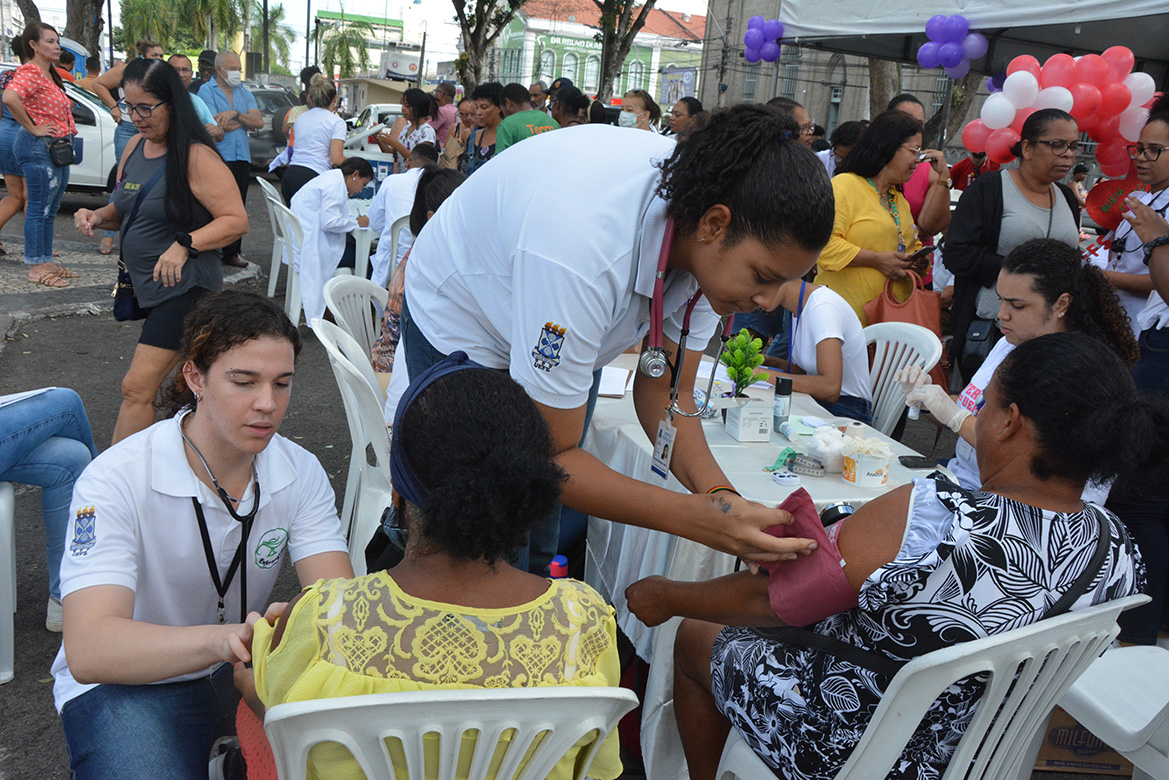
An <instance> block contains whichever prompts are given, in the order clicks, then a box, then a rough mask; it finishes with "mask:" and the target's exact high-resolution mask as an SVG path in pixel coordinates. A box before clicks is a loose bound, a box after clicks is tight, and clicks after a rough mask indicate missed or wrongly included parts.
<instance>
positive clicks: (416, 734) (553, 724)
mask: <svg viewBox="0 0 1169 780" xmlns="http://www.w3.org/2000/svg"><path fill="white" fill-rule="evenodd" d="M636 706H637V696H635V695H634V694H633V692H632V691H628V690H626V689H624V688H590V687H583V686H581V687H576V686H573V687H569V686H565V687H548V688H504V689H467V690H453V691H452V690H445V691H410V692H405V693H382V694H373V695H369V696H351V697H347V698H341V699H318V700H315V701H306V702H294V703H292V704H278V705H276V706H275V707H273V708H271V709H270V710H268V714H267V716H266V717H265V719H264V730H265V731H266V732H267V733H268V741H269V742H270V743H271V744H272V753H273V755H274V756H275V758H276V771H277V774H278V775H279V776H280V778H281V780H303V778H305V776H306V771H305V770H306V765H307V761H308V753H309V750H310V749H311V748H312V747H313V745H316V744H318V743H320V742H336V743H338V744H340V745H342V746H343V747H345V748H346V749H347V750H349V752H350V753H352V754H353V757H354V758H355V759H356V760H357V763H358V765H360V767H361V771H362V772H364V773H365V776H366V777H367V778H369V780H398V779H397V778H396V777H395V773H394V768H393V765H392V763H391V760H390V753H389V751H388V750H387V748H386V740H388V739H397V740H400V741H401V747H402V753H403V754H404V755H405V760H406V765H407V771H408V773H409V776H410V778H411V780H424V778H426V777H429V776H434V775H433V773H435V772H437V780H454V778H455V771H456V769H457V766H458V762H459V756H460V751H466V750H472V751H473V753H472V758H471V762H470V768H469V770H468V773H467V780H484V778H486V777H487V772H488V769H489V768H490V765H491V763H492V756H493V755H494V753H495V751H496V746H497V745H499V744H500V737H501V736H504V735H505V733H506V732H508V731H509V730H512V729H514V730H515V731H514V733H512V734H511V736H510V739H508V740H507V742H506V743H505V747H504V748H503V751H504V754H503V757H502V761H501V763H500V765H499V769H498V770H497V771H496V772H495V777H497V778H515V780H544V778H546V777H547V776H548V775H549V774H550V773H551V772H552V769H553V767H555V766H556V764H557V763H558V762H559V761H560V759H561V758H562V757H563V756H564V754H565V753H567V752H568V751H569V750H570V749H571V748H572V746H573V745H575V744H576V743H577V742H578V741H580V740H581V739H583V738H584V737H586V736H588V735H589V734H590V733H595V734H596V737H595V739H594V740H593V742H592V743H591V744H590V745H588V747H587V748H583V749H582V750H584V751H586V753H585V759H584V760H583V761H582V760H580V759H579V758H578V759H577V762H576V767H577V770H576V773H575V775H574V778H573V780H581V778H583V777H584V773H585V770H586V769H588V767H589V765H590V764H592V761H593V757H594V756H595V755H596V752H597V749H598V748H599V747H600V746H601V742H603V741H604V739H605V736H606V735H607V734H608V733H609V732H610V731H612V730H613V729H614V728H615V727H616V725H617V721H619V720H620V719H621V717H622V716H623V715H625V713H627V712H629V711H630V710H632V709H633V708H634V707H636ZM428 735H434V737H437V739H438V766H437V767H430V769H431V773H430V774H428V773H427V771H426V770H427V767H426V765H425V764H426V762H425V749H424V746H423V740H424V739H425V738H426V737H427V736H428ZM464 735H466V736H467V738H468V740H471V739H473V740H474V747H473V748H466V747H464V746H463V737H464ZM541 735H543V738H542V739H541V741H540V743H539V745H538V746H536V748H535V749H534V750H533V751H532V755H531V757H530V758H528V760H527V761H526V762H525V761H524V756H525V755H526V754H527V752H528V750H529V748H531V746H532V744H533V742H534V741H535V740H536V739H537V738H538V737H540V736H541ZM432 738H433V737H432ZM521 765H522V767H521ZM517 773H518V774H517ZM772 777H773V778H774V775H772Z"/></svg>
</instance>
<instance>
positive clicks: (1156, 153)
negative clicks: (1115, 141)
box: [1124, 144, 1165, 162]
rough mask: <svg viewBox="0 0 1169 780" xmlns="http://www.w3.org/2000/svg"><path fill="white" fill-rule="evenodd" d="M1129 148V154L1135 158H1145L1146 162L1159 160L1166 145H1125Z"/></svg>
mask: <svg viewBox="0 0 1169 780" xmlns="http://www.w3.org/2000/svg"><path fill="white" fill-rule="evenodd" d="M1124 148H1125V149H1127V150H1128V156H1129V157H1131V158H1133V159H1134V160H1142V159H1143V160H1145V161H1146V162H1157V158H1158V157H1160V156H1161V152H1163V151H1165V147H1164V146H1143V145H1141V144H1131V145H1129V146H1126V147H1124Z"/></svg>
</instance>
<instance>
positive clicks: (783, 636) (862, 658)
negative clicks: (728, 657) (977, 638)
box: [751, 512, 1112, 677]
mask: <svg viewBox="0 0 1169 780" xmlns="http://www.w3.org/2000/svg"><path fill="white" fill-rule="evenodd" d="M1096 519H1097V520H1098V521H1099V523H1100V533H1099V538H1098V539H1097V542H1096V551H1095V553H1093V555H1092V560H1091V561H1089V562H1088V565H1087V566H1086V567H1085V568H1084V572H1083V574H1081V575H1080V576H1079V577H1077V578H1076V581H1075V582H1073V583H1072V585H1071V587H1070V588H1068V589H1067V591H1066V592H1065V593H1064V594H1063V596H1061V597H1060V599H1059V601H1057V602H1055V603H1054V604H1052V605H1051V607H1050V608H1048V609H1047V611H1046V612H1044V613H1043V616H1042V617H1040V618H1039V619H1040V620H1043V619H1045V618H1049V617H1056V616H1057V615H1062V614H1063V613H1065V612H1067V611H1068V610H1069V609H1071V607H1072V605H1073V604H1075V603H1076V600H1077V599H1079V598H1080V596H1082V595H1084V594H1085V593H1087V591H1088V587H1089V586H1090V585H1091V584H1092V581H1093V580H1095V579H1096V575H1097V574H1100V573H1101V570H1102V569H1103V567H1104V562H1105V561H1104V559H1105V558H1106V557H1107V556H1108V547H1109V545H1111V543H1112V526H1111V525H1110V524H1109V522H1108V516H1107V515H1105V514H1104V513H1103V512H1098V513H1097V515H1096ZM751 631H753V632H754V633H755V634H757V635H758V636H759V637H761V638H763V639H769V640H771V641H774V642H782V643H783V644H785V645H791V646H793V647H806V648H808V649H810V650H817V651H819V652H821V653H825V654H827V655H831V656H834V657H835V658H839V659H840V660H842V661H847V662H849V663H850V664H852V665H853V666H858V667H860V668H861V669H867V670H869V671H870V672H876V673H877V674H883V675H886V676H888V677H892V676H894V675H895V674H897V672H899V671H901V667H903V666H905V665H906V664H907V663H909V661H899V660H896V659H893V658H889V657H888V656H885V655H881V654H880V653H875V652H873V651H871V650H865V649H864V648H862V647H857V646H856V645H852V644H849V643H848V642H845V641H844V640H842V639H837V638H835V637H831V636H824V635H823V634H817V633H816V632H814V631H809V630H807V629H805V628H796V627H794V626H782V627H779V628H771V627H767V628H752V629H751Z"/></svg>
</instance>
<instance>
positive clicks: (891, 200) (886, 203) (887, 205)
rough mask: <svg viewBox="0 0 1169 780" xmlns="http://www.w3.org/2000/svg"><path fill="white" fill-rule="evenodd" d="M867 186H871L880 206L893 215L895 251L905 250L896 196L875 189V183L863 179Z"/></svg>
mask: <svg viewBox="0 0 1169 780" xmlns="http://www.w3.org/2000/svg"><path fill="white" fill-rule="evenodd" d="M865 181H867V182H868V183H869V186H870V187H872V188H873V192H875V193H877V200H879V201H881V206H882V207H883V208H884V209H885V211H887V212H888V213H889V216H891V217H893V224H895V225H896V226H897V247H898V248H897V251H898V252H904V251H905V246H906V244H905V233H904V232H902V230H901V213H900V211H899V210H898V208H897V196H895V195H893V194H892V193H890V192H886V193H883V194H882V192H881V191H880V190H879V189H877V185H876V184H873V180H872V179H865Z"/></svg>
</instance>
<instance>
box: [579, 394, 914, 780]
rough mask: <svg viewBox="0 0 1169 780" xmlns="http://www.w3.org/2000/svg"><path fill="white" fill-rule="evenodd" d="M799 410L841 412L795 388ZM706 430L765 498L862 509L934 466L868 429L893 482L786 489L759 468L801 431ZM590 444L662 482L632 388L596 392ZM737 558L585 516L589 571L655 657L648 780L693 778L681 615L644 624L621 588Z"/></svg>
mask: <svg viewBox="0 0 1169 780" xmlns="http://www.w3.org/2000/svg"><path fill="white" fill-rule="evenodd" d="M770 392H771V391H770V390H766V391H755V390H752V391H751V392H750V394H751V395H759V396H761V397H763V396H766V395H767V394H768V393H770ZM803 415H814V416H817V417H820V418H821V419H824V420H828V421H834V420H836V419H838V418H835V417H833V416H831V415H829V414H828V413H827V412H826V411H825V410H824V408H823V407H821V406H819V405H818V404H817V403H816V402H815V401H814V400H812V398H811V397H810V396H806V395H802V394H799V393H796V394H794V395H793V396H792V410H791V417H792V418H793V419H795V418H798V417H801V416H803ZM703 429H704V430H705V432H706V439H707V442H708V443H709V444H710V448H711V451H712V452H713V453H714V456H715V459H716V460H717V461H718V463H719V466H721V467H722V469H723V471H724V472H725V473H726V475H727V477H728V478H729V479H730V482H731V484H732V485H734V487H735V489H736V490H738V491H739V492H740V493H741V494H742V495H743V496H744V497H745V498H749V499H751V500H752V501H758V502H760V503H763V504H767V505H769V506H777V505H778V504H780V503H782V502H783V500H784V499H786V498H787V497H788V496H789V495H790V494H791V493H792V492H794V491H795V490H797V489H799V487H803V488H806V489H807V491H808V493H810V494H811V496H812V499H813V500H814V501H815V502H816V506H817V508H819V509H823V508H824V507H826V506H828V505H829V504H832V503H835V502H837V501H847V502H848V503H850V504H852V505H853V507H859V506H861V505H863V504H865V503H867V502H868V501H871V500H872V499H873V498H875V497H877V496H879V495H881V494H882V493H884V492H886V491H889V490H892V489H893V488H895V487H897V486H898V485H903V484H906V483H908V482H910V481H911V480H912V479H913V478H914V477H917V476H923V475H925V474H927V473H929V472H928V471H921V470H916V471H911V470H909V469H906V468H905V467H904V466H902V465H901V464H900V463H898V462H897V460H896V456H898V455H917V454H918V453H916V452H914V451H913V450H911V449H909V448H908V447H906V446H904V445H902V444H900V443H899V442H896V441H894V440H892V439H890V438H888V437H887V436H883V435H882V434H880V433H878V432H877V431H875V430H873V429H871V428H870V429H869V431H868V435H869V436H870V437H874V436H875V437H880V438H882V439H885V440H886V441H888V442H889V443H890V446H891V448H892V449H893V454H894V459H893V461H892V463H891V464H890V468H889V483H888V485H886V486H885V487H883V488H859V487H857V486H856V485H853V484H851V483H848V482H845V481H844V480H843V479H842V478H841V477H840V475H839V474H828V475H826V476H824V477H807V476H802V477H801V478H800V480H801V484H800V485H799V486H798V487H783V486H780V485H777V484H776V483H775V482H773V481H772V479H771V474H770V473H769V472H766V471H763V467H764V466H770V465H771V464H772V463H774V462H775V459H776V458H777V457H778V456H779V453H780V451H781V450H782V449H784V448H785V447H789V446H791V447H794V448H795V449H796V450H797V451H800V452H804V451H805V448H806V445H807V441H810V439H811V437H799V438H800V439H802V440H806V441H804V442H803V443H802V444H800V443H797V444H792V443H790V442H788V440H787V439H785V438H784V437H783V436H782V435H780V434H777V433H772V436H771V441H770V442H758V443H741V442H738V441H735V440H734V439H733V438H732V437H731V436H729V435H728V434H727V433H726V432H725V431H724V430H723V424H722V419H721V416H720V417H718V418H716V419H715V420H705V421H704V422H703ZM585 449H586V450H587V451H589V452H591V453H592V454H593V455H595V456H596V457H597V458H599V459H600V460H601V461H602V462H604V463H606V464H608V465H609V467H610V468H613V469H615V470H617V471H619V472H621V473H622V474H626V475H628V476H631V477H634V478H635V479H640V480H642V481H643V482H649V483H652V484H659V485H660V484H662V480H661V479H660V478H659V477H657V476H656V475H654V474H653V473H651V472H650V460H651V458H652V456H653V446H652V444H651V443H650V441H649V439H648V438H647V437H646V435H645V431H644V430H643V429H642V427H641V425H640V423H639V422H638V421H637V415H636V413H635V412H634V409H633V400H632V395H631V394H626V396H625V397H624V398H622V399H608V398H602V399H599V400H598V402H597V408H596V412H595V413H594V414H593V420H592V424H591V426H590V428H589V435H588V438H587V440H586V441H585ZM665 484H666V486H667V487H669V488H670V489H672V490H677V491H679V492H684V491H685V488H683V487H682V485H681V484H679V482H678V481H677V479H675V478H674V476H673V475H670V479H669V481H668V482H667V483H665ZM734 560H735V559H734V558H733V557H732V556H730V555H727V554H726V553H722V552H718V551H716V550H712V549H711V548H709V547H706V546H704V545H700V544H698V543H696V542H692V541H690V540H688V539H683V538H680V537H677V536H673V535H671V534H666V533H663V532H661V531H651V530H647V529H644V528H638V527H635V526H629V525H621V524H619V523H611V522H609V521H607V520H601V519H598V518H595V517H592V518H589V530H588V542H587V552H586V564H585V566H586V568H585V578H586V579H587V580H588V582H589V584H590V585H592V586H593V587H594V588H596V589H597V590H598V591H600V593H601V595H603V596H604V597H605V598H606V599H607V600H608V601H609V602H610V603H611V604H613V606H614V607H615V608H616V610H617V625H618V626H620V627H621V630H622V631H623V632H625V634H626V636H628V637H629V639H630V640H631V641H632V642H633V645H634V647H635V648H636V650H637V654H638V655H639V656H641V657H642V658H644V659H645V660H647V661H649V663H650V676H649V681H648V684H647V687H646V692H645V699H644V701H643V702H642V721H641V746H642V754H643V756H644V760H645V771H646V778H647V780H685V779H686V778H688V775H687V772H686V764H685V759H684V756H683V754H682V745H681V742H680V741H679V739H678V732H677V727H676V725H675V722H674V714H673V706H674V703H673V677H674V660H673V648H674V635H675V633H676V632H677V629H678V623H679V622H681V621H680V619H678V618H675V619H673V620H670V621H669V622H667V623H664V624H662V625H661V626H658V627H657V628H652V629H651V628H647V627H646V626H645V625H643V624H642V623H641V622H640V621H639V620H638V619H637V618H636V617H634V616H633V614H632V613H630V612H629V609H628V607H627V606H626V603H625V588H626V587H627V586H628V585H629V584H631V583H633V582H635V581H637V580H639V579H642V578H644V577H648V576H650V575H652V574H662V575H665V576H667V577H669V578H671V579H676V580H688V581H699V580H708V579H712V578H714V577H720V576H722V575H724V574H729V573H730V572H731V571H732V570H733V569H734Z"/></svg>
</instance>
